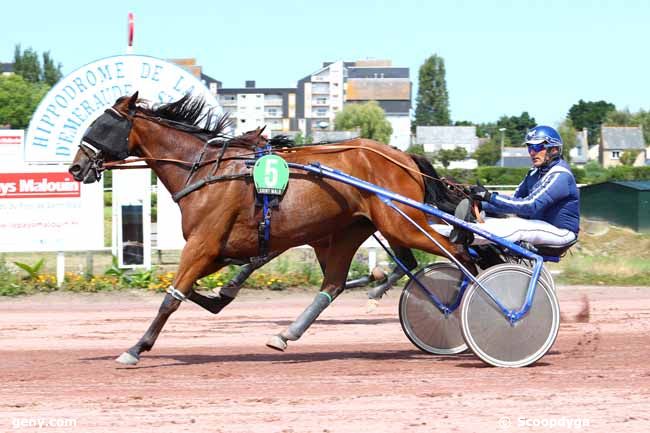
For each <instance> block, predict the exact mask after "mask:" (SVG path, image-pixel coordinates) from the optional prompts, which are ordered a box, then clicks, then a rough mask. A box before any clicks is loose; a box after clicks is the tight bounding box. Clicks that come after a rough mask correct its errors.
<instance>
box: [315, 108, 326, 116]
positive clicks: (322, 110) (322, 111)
mask: <svg viewBox="0 0 650 433" xmlns="http://www.w3.org/2000/svg"><path fill="white" fill-rule="evenodd" d="M316 117H327V108H318V109H317V110H316Z"/></svg>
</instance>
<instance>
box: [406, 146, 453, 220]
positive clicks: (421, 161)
mask: <svg viewBox="0 0 650 433" xmlns="http://www.w3.org/2000/svg"><path fill="white" fill-rule="evenodd" d="M408 155H409V156H410V157H411V159H412V160H413V162H415V164H416V165H417V166H418V169H419V170H420V172H422V173H424V174H426V175H427V176H430V177H432V178H433V179H431V178H429V177H424V176H423V179H424V189H425V194H424V202H425V203H429V204H433V205H435V206H437V207H438V209H440V210H441V211H443V212H447V213H451V214H453V213H454V211H455V209H456V206H457V205H458V203H459V202H460V200H461V199H462V197H460V196H458V195H456V194H453V193H452V192H451V191H450V190H449V189H448V188H447V187H446V186H445V185H444V184H443V183H442V182H440V176H438V172H437V171H436V169H435V168H433V165H431V162H429V160H428V159H427V158H426V157H424V156H422V155H415V154H413V153H409V154H408Z"/></svg>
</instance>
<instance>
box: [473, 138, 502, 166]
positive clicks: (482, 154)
mask: <svg viewBox="0 0 650 433" xmlns="http://www.w3.org/2000/svg"><path fill="white" fill-rule="evenodd" d="M499 140H500V139H499V138H497V137H492V138H491V139H490V141H488V142H486V143H483V144H482V145H480V146H479V147H478V149H476V150H475V151H474V154H473V155H472V156H473V157H474V159H476V161H477V163H478V165H480V166H490V165H496V163H497V162H498V161H499V160H500V159H501V142H500V141H499Z"/></svg>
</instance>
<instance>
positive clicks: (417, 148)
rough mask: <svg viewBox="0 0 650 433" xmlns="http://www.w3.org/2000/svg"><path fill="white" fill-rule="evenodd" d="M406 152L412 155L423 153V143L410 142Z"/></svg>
mask: <svg viewBox="0 0 650 433" xmlns="http://www.w3.org/2000/svg"><path fill="white" fill-rule="evenodd" d="M406 152H407V153H412V154H414V155H425V153H426V152H425V151H424V145H423V144H411V145H410V146H409V147H408V149H406Z"/></svg>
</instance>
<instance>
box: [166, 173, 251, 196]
mask: <svg viewBox="0 0 650 433" xmlns="http://www.w3.org/2000/svg"><path fill="white" fill-rule="evenodd" d="M250 176H251V175H250V173H239V174H226V175H223V176H207V177H204V178H203V179H201V180H198V181H196V182H194V183H193V184H191V185H189V186H186V187H185V188H183V189H181V190H180V191H178V192H177V193H175V194H174V195H172V200H174V202H176V203H178V201H179V200H180V199H182V198H183V197H185V196H186V195H188V194H190V193H192V192H194V191H196V190H197V189H200V188H203V187H204V186H205V185H210V184H212V183H215V182H219V181H222V180H233V179H244V178H247V177H250Z"/></svg>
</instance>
